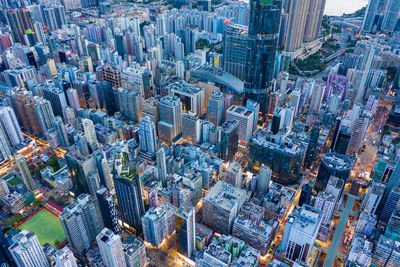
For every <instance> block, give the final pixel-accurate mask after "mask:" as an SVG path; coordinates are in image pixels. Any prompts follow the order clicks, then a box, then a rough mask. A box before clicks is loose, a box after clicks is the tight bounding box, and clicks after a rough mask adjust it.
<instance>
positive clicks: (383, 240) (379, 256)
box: [371, 235, 395, 267]
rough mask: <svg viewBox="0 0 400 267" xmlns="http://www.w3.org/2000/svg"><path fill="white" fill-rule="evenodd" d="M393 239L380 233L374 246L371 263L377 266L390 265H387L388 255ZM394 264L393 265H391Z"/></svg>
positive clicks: (390, 252) (391, 249) (390, 251)
mask: <svg viewBox="0 0 400 267" xmlns="http://www.w3.org/2000/svg"><path fill="white" fill-rule="evenodd" d="M393 245H394V240H393V239H390V238H388V237H386V236H384V235H381V236H380V238H379V241H378V243H377V244H376V247H375V252H374V255H373V256H372V261H371V263H372V264H373V265H375V266H378V267H384V266H390V265H387V263H388V260H389V258H390V255H391V254H392V251H393ZM393 266H395V265H393Z"/></svg>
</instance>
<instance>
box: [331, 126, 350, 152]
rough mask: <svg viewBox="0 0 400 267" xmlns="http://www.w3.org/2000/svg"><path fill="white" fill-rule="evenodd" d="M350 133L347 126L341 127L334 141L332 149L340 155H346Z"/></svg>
mask: <svg viewBox="0 0 400 267" xmlns="http://www.w3.org/2000/svg"><path fill="white" fill-rule="evenodd" d="M351 136H352V133H351V131H350V130H349V128H347V127H341V128H340V130H339V133H338V135H337V138H336V142H335V143H334V145H335V146H334V148H333V151H334V152H336V153H339V154H342V155H346V153H347V149H348V148H349V144H350V139H351Z"/></svg>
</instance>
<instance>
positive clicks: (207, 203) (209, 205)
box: [202, 181, 246, 234]
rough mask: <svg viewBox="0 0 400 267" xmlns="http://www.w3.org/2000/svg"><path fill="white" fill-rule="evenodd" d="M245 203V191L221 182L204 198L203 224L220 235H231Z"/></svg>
mask: <svg viewBox="0 0 400 267" xmlns="http://www.w3.org/2000/svg"><path fill="white" fill-rule="evenodd" d="M245 201H246V192H245V191H244V190H242V189H239V188H237V187H235V186H233V185H230V184H227V183H226V182H224V181H219V182H218V183H217V184H216V185H215V186H214V187H213V188H211V190H210V191H209V192H208V193H207V195H206V196H205V197H204V198H203V208H202V211H203V213H202V220H203V223H204V224H206V225H208V226H210V227H212V228H213V229H215V231H217V232H218V233H220V234H229V233H231V232H232V226H233V222H234V219H235V218H236V216H237V215H238V214H239V211H240V209H241V207H242V206H243V204H244V202H245Z"/></svg>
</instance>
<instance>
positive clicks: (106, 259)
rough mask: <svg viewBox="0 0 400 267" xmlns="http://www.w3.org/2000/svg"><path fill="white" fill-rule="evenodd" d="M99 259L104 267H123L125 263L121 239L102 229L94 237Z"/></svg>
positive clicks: (108, 230)
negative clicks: (99, 255)
mask: <svg viewBox="0 0 400 267" xmlns="http://www.w3.org/2000/svg"><path fill="white" fill-rule="evenodd" d="M96 241H97V245H98V246H99V250H100V254H101V258H102V260H103V263H104V265H105V266H106V267H125V266H126V261H125V256H124V251H123V247H122V242H121V238H120V236H119V235H117V234H115V233H114V232H113V231H111V230H110V229H107V228H104V229H103V230H101V232H100V234H98V235H97V237H96Z"/></svg>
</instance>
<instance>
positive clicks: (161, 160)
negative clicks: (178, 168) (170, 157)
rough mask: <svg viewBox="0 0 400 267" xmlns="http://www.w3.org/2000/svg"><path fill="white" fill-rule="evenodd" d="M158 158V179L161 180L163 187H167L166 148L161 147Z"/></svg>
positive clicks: (157, 154)
mask: <svg viewBox="0 0 400 267" xmlns="http://www.w3.org/2000/svg"><path fill="white" fill-rule="evenodd" d="M156 158H157V169H158V178H159V179H160V180H161V184H162V186H163V187H167V162H166V160H165V148H164V147H161V148H160V149H159V150H157V153H156Z"/></svg>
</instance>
